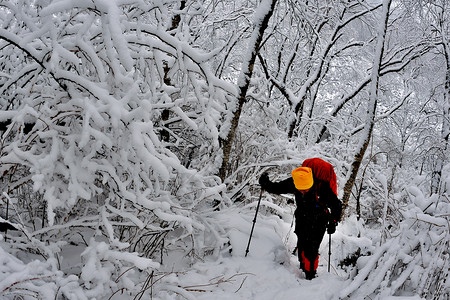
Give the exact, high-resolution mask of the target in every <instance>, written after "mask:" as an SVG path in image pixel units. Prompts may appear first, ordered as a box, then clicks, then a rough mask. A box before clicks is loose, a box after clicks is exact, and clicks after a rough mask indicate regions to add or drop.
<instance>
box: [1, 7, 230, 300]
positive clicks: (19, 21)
mask: <svg viewBox="0 0 450 300" xmlns="http://www.w3.org/2000/svg"><path fill="white" fill-rule="evenodd" d="M177 5H178V3H171V2H170V1H169V3H165V4H163V3H160V2H159V1H156V2H155V3H153V2H152V1H145V2H142V1H127V2H120V1H119V2H114V1H113V2H111V1H101V0H99V1H87V2H86V1H81V2H74V1H66V0H63V1H33V0H25V1H15V0H10V1H3V2H2V4H1V7H0V25H1V28H0V43H1V45H0V47H1V49H2V62H1V64H2V72H3V73H2V76H1V83H2V85H1V87H0V94H2V98H0V107H1V109H2V110H1V111H0V122H1V124H2V126H4V125H5V124H6V130H4V131H0V133H1V137H0V145H1V146H0V174H1V175H2V177H1V192H2V194H3V193H4V194H3V195H2V198H1V201H2V203H4V204H5V206H6V203H7V202H8V203H9V204H10V205H14V206H15V207H16V209H15V210H11V211H10V213H9V218H10V219H11V220H13V221H14V222H15V223H18V224H20V225H21V226H22V228H23V229H24V232H25V231H26V232H28V233H29V234H28V235H27V236H26V237H24V236H23V235H21V234H20V233H18V234H12V235H11V238H10V239H9V241H13V242H12V243H11V244H12V247H16V248H18V249H20V250H21V251H40V252H43V253H46V251H45V249H43V248H44V246H43V244H41V245H38V247H37V250H36V249H35V248H36V245H35V244H36V243H35V242H34V241H45V242H46V243H48V244H49V245H50V246H52V245H53V246H55V247H53V248H52V250H51V252H52V254H46V255H44V260H46V259H51V258H52V257H53V256H58V255H61V256H64V255H65V252H66V251H67V249H69V248H70V247H76V252H75V253H77V254H78V255H80V254H81V256H82V260H81V261H80V262H77V263H76V264H75V265H73V266H66V269H64V270H63V271H65V272H72V271H73V272H75V273H76V274H77V275H79V276H80V284H81V285H82V287H83V288H84V289H86V291H88V292H87V293H88V294H89V297H102V298H103V297H105V296H106V295H111V294H112V293H113V292H115V291H116V289H124V291H125V290H127V289H132V287H131V286H132V285H131V284H130V282H128V280H129V278H131V277H128V274H131V272H127V271H126V270H127V269H129V268H131V269H141V270H143V271H145V272H147V273H145V272H144V273H145V274H144V275H141V276H136V278H134V280H136V281H138V282H139V281H143V280H145V278H146V277H147V274H151V273H152V271H153V270H154V269H155V268H157V267H158V263H156V260H158V262H159V263H161V262H163V257H164V254H165V253H166V252H165V251H167V250H168V249H174V248H177V249H182V250H183V251H184V254H185V255H190V256H191V257H194V256H197V255H200V256H201V255H204V254H205V253H214V251H217V250H216V249H220V247H221V246H222V244H223V243H224V241H223V239H222V237H221V235H220V234H219V233H218V232H220V228H217V225H216V224H215V223H214V221H213V220H211V219H209V216H208V212H209V211H211V210H213V207H216V208H217V206H219V205H222V206H223V205H224V204H226V203H224V202H223V201H226V197H223V195H221V193H222V192H223V191H224V186H223V185H222V184H221V182H220V180H219V179H218V177H216V176H214V174H215V172H216V171H217V169H218V166H219V163H220V159H221V156H220V151H219V143H218V141H219V135H220V134H221V133H223V132H225V133H226V130H227V128H228V127H227V126H228V125H226V124H227V123H226V120H227V118H228V115H229V114H230V111H229V110H228V109H227V106H226V105H231V106H232V105H233V102H232V100H231V99H235V97H233V94H234V93H235V89H234V87H233V85H230V84H228V83H226V82H225V81H223V80H221V79H219V78H217V77H215V75H213V72H211V71H210V69H209V65H208V61H209V60H211V59H212V57H214V54H215V53H217V50H214V51H213V52H212V53H207V52H205V51H202V50H201V49H200V48H195V47H192V46H191V45H190V42H187V41H190V39H191V37H190V36H189V32H190V31H189V28H180V30H179V31H180V32H179V34H176V35H175V34H172V33H173V32H169V31H170V30H169V29H170V28H169V25H168V24H172V20H173V19H176V17H177V16H176V15H174V13H173V12H175V13H176V12H178V13H180V11H178V10H174V8H175V7H176V6H177ZM196 15H198V7H197V6H195V5H193V6H191V7H189V8H188V9H186V10H185V12H184V17H186V18H195V16H196ZM178 17H179V16H178ZM186 24H189V22H186ZM180 26H181V25H180ZM184 26H187V25H184ZM172 29H174V28H172ZM3 74H4V75H5V76H3ZM222 124H225V125H223V126H222ZM222 131H223V132H222ZM224 199H225V200H224ZM205 211H206V212H205ZM1 213H2V214H3V216H5V215H4V213H5V210H4V208H3V207H2V211H1ZM139 257H141V259H140V258H139ZM149 260H153V261H155V262H154V263H148V261H149ZM143 262H145V263H143ZM63 265H64V262H63ZM61 268H64V266H62V267H61ZM94 269H96V270H99V272H93V271H92V270H94ZM124 273H125V275H123V274H124ZM105 278H116V279H117V282H113V283H111V282H107V281H106V280H105Z"/></svg>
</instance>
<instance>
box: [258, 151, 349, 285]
mask: <svg viewBox="0 0 450 300" xmlns="http://www.w3.org/2000/svg"><path fill="white" fill-rule="evenodd" d="M291 175H292V176H291V177H289V178H287V179H285V180H283V181H280V182H272V181H270V179H269V176H268V174H267V173H264V174H262V175H261V177H260V178H259V184H260V185H261V188H262V189H263V190H265V191H267V192H269V193H273V194H294V195H295V202H296V206H297V207H296V210H295V214H294V215H295V220H296V224H295V234H296V235H297V254H298V260H299V262H300V268H301V269H302V270H303V272H305V277H306V279H308V280H311V279H313V278H314V277H315V276H316V270H317V266H318V264H319V246H320V243H321V241H322V239H323V236H324V234H325V230H326V231H327V232H328V233H329V234H333V233H334V232H335V231H336V226H337V223H338V222H339V220H340V216H341V211H342V203H341V201H340V200H339V199H338V197H337V191H336V190H337V185H336V175H335V173H334V170H333V167H332V166H331V164H329V163H327V162H325V161H324V160H322V159H320V158H311V159H307V160H305V161H304V162H303V164H302V166H301V167H299V168H297V169H295V170H293V171H292V172H291Z"/></svg>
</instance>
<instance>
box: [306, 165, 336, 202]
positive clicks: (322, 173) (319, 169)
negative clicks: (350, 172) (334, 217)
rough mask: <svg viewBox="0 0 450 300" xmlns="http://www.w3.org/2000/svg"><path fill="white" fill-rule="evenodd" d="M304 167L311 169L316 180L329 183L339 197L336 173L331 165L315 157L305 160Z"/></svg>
mask: <svg viewBox="0 0 450 300" xmlns="http://www.w3.org/2000/svg"><path fill="white" fill-rule="evenodd" d="M302 167H308V168H311V169H312V172H313V174H314V177H315V178H317V179H319V180H323V181H326V182H329V183H330V188H331V190H332V191H333V192H334V193H335V194H336V196H337V180H336V173H334V169H333V166H332V165H331V164H330V163H328V162H326V161H324V160H323V159H320V158H317V157H315V158H309V159H307V160H305V161H304V162H303V164H302Z"/></svg>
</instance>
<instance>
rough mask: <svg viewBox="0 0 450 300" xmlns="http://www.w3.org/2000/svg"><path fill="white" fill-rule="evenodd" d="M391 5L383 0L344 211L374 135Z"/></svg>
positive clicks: (348, 179)
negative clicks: (365, 104)
mask: <svg viewBox="0 0 450 300" xmlns="http://www.w3.org/2000/svg"><path fill="white" fill-rule="evenodd" d="M390 5H391V0H384V1H383V15H382V18H383V20H382V23H381V26H380V28H379V32H378V38H377V48H376V50H375V57H374V62H373V68H372V74H371V81H370V90H369V103H368V106H367V119H366V124H365V127H364V130H363V133H362V136H361V139H360V145H359V149H357V151H356V155H355V157H354V159H353V162H352V164H351V168H350V171H349V175H348V177H347V181H346V183H345V186H344V195H343V197H342V204H343V209H342V212H344V211H345V209H346V208H347V206H348V201H349V199H350V195H351V192H352V189H353V185H354V184H355V181H356V176H357V175H358V170H359V167H360V166H361V162H362V160H363V158H364V154H365V153H366V150H367V147H368V145H369V142H370V138H371V137H372V131H373V126H374V123H375V113H376V108H377V100H378V84H379V79H380V68H381V62H382V58H383V52H384V42H385V39H386V30H387V23H388V20H389V8H390Z"/></svg>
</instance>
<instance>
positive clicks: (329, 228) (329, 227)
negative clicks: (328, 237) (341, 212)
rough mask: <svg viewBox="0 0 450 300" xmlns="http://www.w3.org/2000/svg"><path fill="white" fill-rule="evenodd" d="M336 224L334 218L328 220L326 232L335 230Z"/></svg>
mask: <svg viewBox="0 0 450 300" xmlns="http://www.w3.org/2000/svg"><path fill="white" fill-rule="evenodd" d="M336 226H337V222H336V221H335V220H331V221H329V222H328V225H327V233H328V234H333V233H335V232H336Z"/></svg>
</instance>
